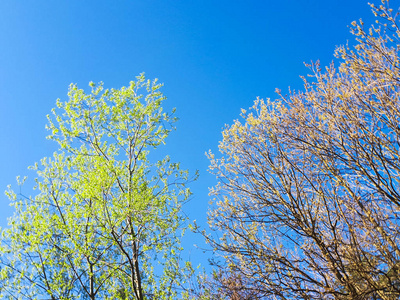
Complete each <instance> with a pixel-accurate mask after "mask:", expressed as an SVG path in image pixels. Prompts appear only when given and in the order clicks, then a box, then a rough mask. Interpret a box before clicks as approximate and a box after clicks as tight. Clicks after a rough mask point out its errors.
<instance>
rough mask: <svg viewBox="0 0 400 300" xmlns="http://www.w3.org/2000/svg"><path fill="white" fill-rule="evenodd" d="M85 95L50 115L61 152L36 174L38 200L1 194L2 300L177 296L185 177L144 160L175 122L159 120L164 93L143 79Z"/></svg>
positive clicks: (72, 95)
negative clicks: (4, 217)
mask: <svg viewBox="0 0 400 300" xmlns="http://www.w3.org/2000/svg"><path fill="white" fill-rule="evenodd" d="M90 86H91V89H92V90H91V93H89V94H87V93H85V92H84V90H82V89H78V87H77V86H76V85H71V86H70V88H69V93H68V96H69V100H68V101H66V102H62V101H60V100H58V101H57V108H56V109H54V110H53V113H52V115H50V116H48V120H49V123H48V129H49V130H50V132H51V134H50V135H49V138H50V139H52V140H54V141H56V142H57V143H58V144H59V146H60V148H59V150H58V151H57V152H55V153H54V155H53V157H50V158H44V159H43V160H42V161H41V162H40V164H36V165H35V166H34V167H33V169H34V170H35V171H36V172H37V176H38V177H37V178H36V189H37V194H36V195H35V196H33V197H27V196H24V195H22V194H16V193H15V192H14V191H13V190H11V188H10V189H9V190H8V192H7V194H8V196H9V198H10V199H11V201H12V205H13V206H14V207H15V210H16V213H15V215H14V217H13V218H11V220H10V222H9V225H10V226H9V227H8V228H6V229H4V230H3V232H2V243H1V249H0V250H1V273H0V275H1V283H2V284H1V290H0V294H1V298H9V299H65V300H66V299H138V300H139V299H171V298H178V297H179V295H180V294H181V292H180V290H179V289H180V287H181V286H182V284H183V281H184V279H183V277H184V270H185V269H186V267H187V266H186V265H185V262H182V261H181V258H180V252H181V246H180V239H181V236H182V234H183V232H184V229H185V228H186V226H187V223H186V217H185V216H184V215H183V214H182V212H181V208H182V205H183V203H184V202H185V201H187V199H188V197H189V196H190V191H189V189H187V188H186V184H187V182H188V180H189V178H188V172H187V171H182V170H181V169H180V167H179V164H177V163H171V162H170V159H169V158H168V157H165V158H164V159H162V160H160V161H157V162H156V163H152V162H151V161H150V160H149V159H148V157H149V151H150V150H152V149H154V148H157V147H158V146H159V145H161V144H162V143H164V140H165V138H166V137H167V136H168V134H169V132H170V131H171V130H172V129H173V128H174V127H173V124H174V122H175V120H176V118H175V117H174V116H173V113H165V112H163V111H162V106H161V104H162V101H163V100H164V99H165V97H164V96H163V94H162V93H161V91H160V88H161V86H162V85H161V84H159V83H158V82H157V80H154V81H152V82H151V81H150V80H146V79H145V77H144V75H143V74H141V75H140V76H138V77H137V80H136V81H132V82H130V84H129V86H127V87H122V88H120V89H104V88H103V84H102V83H100V84H98V85H96V84H94V83H90ZM21 181H23V180H21ZM21 184H22V182H21Z"/></svg>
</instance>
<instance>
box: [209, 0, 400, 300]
mask: <svg viewBox="0 0 400 300" xmlns="http://www.w3.org/2000/svg"><path fill="white" fill-rule="evenodd" d="M388 2H389V1H382V3H383V5H380V6H379V7H375V6H374V5H371V7H372V11H373V13H374V14H375V16H376V17H377V23H378V25H376V26H372V27H371V28H370V30H369V31H365V30H364V28H363V23H362V21H361V20H360V22H358V23H356V22H353V23H352V33H353V34H354V35H355V37H356V43H355V46H354V48H350V46H342V47H338V48H337V50H336V52H335V53H336V57H337V59H338V60H339V67H338V68H336V67H335V65H334V64H333V63H332V64H331V65H330V66H329V67H327V68H326V69H325V70H321V69H320V67H319V65H318V63H316V64H312V65H311V66H310V67H311V70H312V73H313V75H312V76H311V77H312V79H311V80H308V79H306V78H304V91H298V92H296V91H291V92H290V93H289V95H287V96H286V95H283V94H282V93H280V92H279V91H278V94H279V96H280V98H279V99H277V100H275V101H271V100H267V101H263V100H260V99H258V100H257V101H255V104H254V106H253V107H252V108H251V109H250V112H246V111H244V110H243V111H242V117H243V118H244V121H243V122H241V121H239V120H236V121H235V122H234V124H233V125H232V126H229V127H227V128H226V129H225V130H224V131H223V140H222V142H221V143H220V146H219V149H220V152H221V157H220V158H216V156H215V155H214V154H212V153H211V152H210V153H209V158H210V159H211V170H212V172H213V173H214V174H215V175H216V176H217V179H218V185H216V187H214V188H213V190H212V194H213V195H215V200H214V204H215V209H214V210H213V211H212V212H211V214H210V217H209V220H210V224H211V226H212V228H213V229H214V230H217V231H219V232H221V234H222V237H221V238H212V237H209V242H210V243H211V244H212V245H213V246H214V248H215V250H216V251H217V252H218V253H220V254H221V255H222V256H223V257H224V259H225V262H226V264H227V265H229V266H231V267H232V268H233V272H234V274H240V276H241V278H243V280H244V282H246V285H247V287H245V288H247V289H248V290H252V289H257V291H258V294H257V299H398V298H399V297H400V280H399V278H400V214H399V213H400V127H399V124H400V60H399V50H400V43H399V39H400V28H399V23H398V21H397V19H396V18H397V17H398V15H399V14H398V13H395V12H393V10H392V9H391V8H390V7H389V4H388ZM255 298H256V297H255Z"/></svg>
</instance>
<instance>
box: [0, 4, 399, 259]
mask: <svg viewBox="0 0 400 300" xmlns="http://www.w3.org/2000/svg"><path fill="white" fill-rule="evenodd" d="M370 1H371V0H370ZM392 4H393V5H395V4H398V3H396V1H393V3H392ZM359 18H362V19H363V20H364V21H365V23H366V24H369V23H371V22H372V20H373V15H372V13H371V12H370V9H369V6H368V5H367V1H362V0H330V1H326V0H279V1H276V0H275V1H272V0H258V1H256V0H254V1H252V0H246V1H242V0H235V1H226V0H213V1H211V0H201V1H200V0H199V1H191V0H181V1H166V0H164V1H161V0H159V1H152V0H145V1H143V0H142V1H138V0H131V1H125V0H119V1H99V0H97V1H78V0H68V1H67V0H65V1H44V0H35V1H33V0H24V1H22V0H1V1H0V140H1V142H2V144H1V145H2V146H1V147H0V166H1V168H0V189H1V190H5V189H6V186H7V185H8V184H10V183H11V184H13V185H15V177H16V176H17V175H28V177H34V175H35V174H34V173H33V172H31V171H28V170H27V167H28V166H29V165H32V164H33V163H34V162H36V161H39V160H40V159H41V158H43V157H45V156H50V155H52V152H53V151H54V150H56V145H55V144H54V142H51V141H48V140H46V139H45V136H46V135H47V132H46V130H45V129H44V127H45V124H46V115H47V114H48V113H50V110H51V108H53V107H54V106H55V101H56V99H57V98H60V99H61V100H66V99H67V98H66V94H67V88H68V85H69V84H70V83H71V82H73V83H77V84H78V85H79V86H80V87H82V88H87V84H88V82H89V81H94V82H98V81H103V82H104V83H105V86H106V87H114V88H119V87H121V86H123V85H127V84H128V83H129V81H130V80H132V79H134V77H135V76H136V75H138V74H139V73H141V72H145V73H146V76H147V77H148V78H155V77H157V78H159V80H160V81H161V82H163V83H164V84H165V87H164V88H163V92H164V94H165V95H166V96H167V98H168V100H167V101H166V102H165V108H166V109H167V110H170V109H171V108H172V107H176V109H177V113H176V115H177V117H179V119H180V121H179V122H178V123H177V124H176V126H177V130H176V131H175V132H173V133H172V134H171V136H170V137H169V138H168V139H167V145H166V146H165V147H164V148H163V149H161V152H163V153H167V154H169V155H170V156H171V157H172V160H173V161H180V162H181V165H182V167H183V168H187V169H189V170H191V171H193V172H194V171H195V170H199V172H200V178H199V180H198V181H197V182H196V183H194V184H192V185H191V186H190V187H191V189H192V191H193V193H194V195H193V197H192V201H191V202H190V203H189V204H188V205H187V206H186V207H185V211H186V213H187V214H188V216H189V217H190V218H191V219H192V220H193V219H196V220H198V222H199V224H200V225H202V226H205V220H206V214H207V209H208V203H209V200H210V199H209V196H208V187H210V186H212V185H213V184H214V183H215V180H214V178H213V177H212V176H211V175H209V174H208V173H207V168H208V160H207V158H206V157H205V155H204V153H205V152H206V151H208V150H209V149H212V150H213V151H214V152H216V151H217V146H218V142H219V140H220V139H221V130H222V129H223V127H224V125H225V124H231V123H232V122H233V120H234V119H237V118H239V114H240V108H246V109H247V108H248V107H250V106H251V105H252V103H253V100H254V99H255V98H256V97H257V96H259V97H261V98H271V99H274V98H276V95H275V94H274V90H275V88H280V89H281V90H282V91H287V87H288V86H290V87H292V88H295V89H299V88H301V84H302V81H301V79H300V78H299V75H306V74H308V73H309V72H308V70H307V68H306V67H305V66H304V64H303V62H310V61H311V60H313V61H315V60H317V59H320V61H321V63H322V65H327V64H329V63H330V62H331V60H332V59H333V51H334V49H335V45H339V44H345V43H346V42H347V40H350V41H351V42H353V38H352V36H351V35H350V34H349V27H348V26H349V25H350V23H351V22H352V21H353V20H357V19H359ZM24 193H25V194H27V195H29V194H31V193H32V192H31V191H30V190H29V189H28V190H24ZM11 215H12V210H11V209H10V208H9V206H8V199H7V198H6V197H5V196H4V195H3V196H0V226H3V227H4V226H6V224H7V217H9V216H11ZM196 239H197V238H196V237H195V236H194V237H193V236H191V238H190V239H189V240H188V241H186V243H188V245H189V244H193V243H200V242H199V241H197V240H196ZM193 251H194V252H193V253H195V252H196V251H195V250H193ZM196 255H197V254H196ZM196 259H197V258H195V259H194V260H196Z"/></svg>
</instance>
